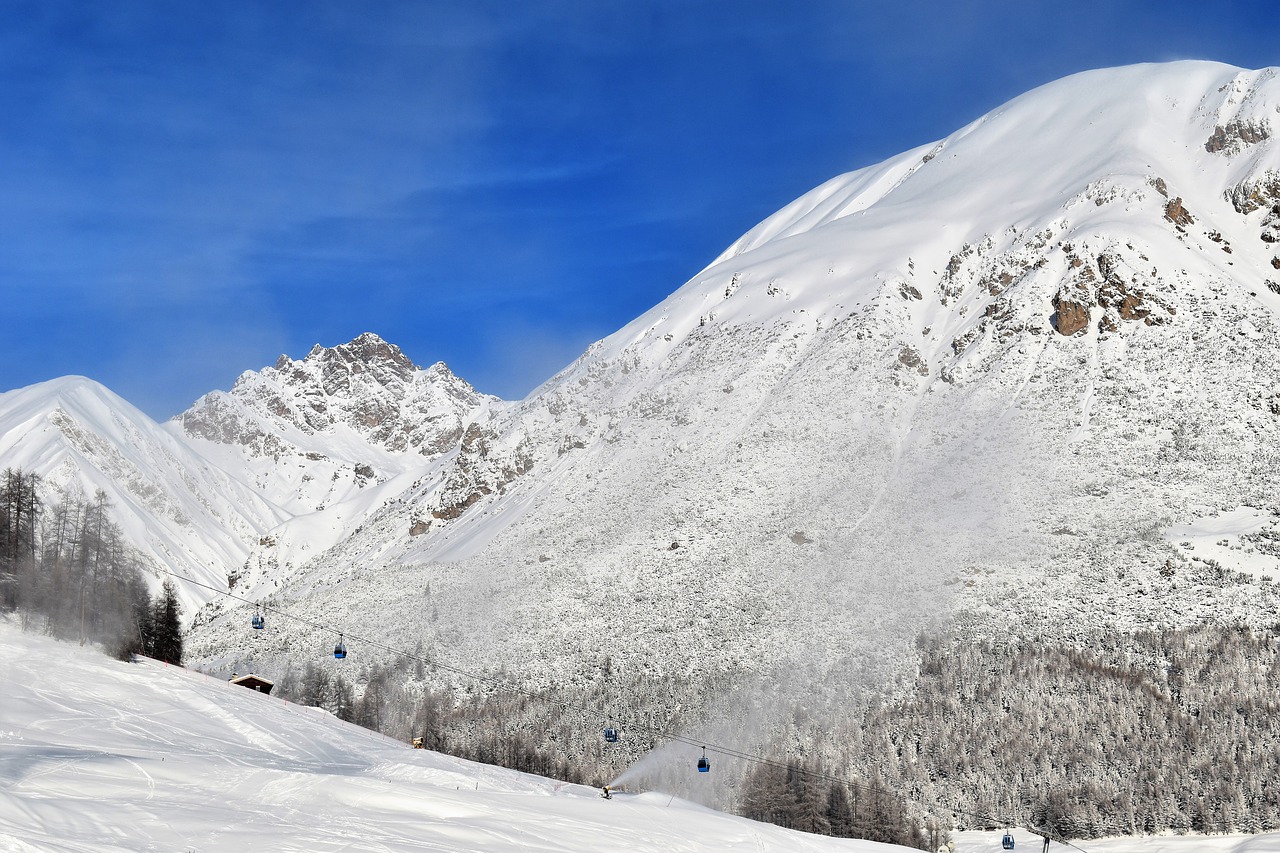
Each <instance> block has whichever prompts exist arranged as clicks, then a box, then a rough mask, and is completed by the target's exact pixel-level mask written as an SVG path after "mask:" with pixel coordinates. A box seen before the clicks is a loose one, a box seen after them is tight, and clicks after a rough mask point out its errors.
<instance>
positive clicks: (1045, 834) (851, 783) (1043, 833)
mask: <svg viewBox="0 0 1280 853" xmlns="http://www.w3.org/2000/svg"><path fill="white" fill-rule="evenodd" d="M157 571H159V572H162V573H164V574H167V575H170V576H171V577H175V578H177V579H179V580H182V581H186V582H187V583H190V584H194V585H195V586H198V587H202V588H204V589H207V590H210V591H211V592H214V593H216V594H218V595H221V596H225V597H227V598H231V599H234V600H236V601H239V602H242V603H244V604H254V605H255V607H257V609H258V610H259V611H260V612H267V613H275V614H278V615H279V616H282V617H284V618H286V619H291V620H293V621H295V622H300V623H302V624H304V625H308V626H310V627H312V628H316V629H318V630H321V631H328V632H332V631H333V630H334V628H333V626H330V625H325V624H323V623H320V622H316V621H314V620H311V619H308V618H306V617H304V616H298V615H296V614H293V613H290V612H289V611H287V610H284V609H282V608H279V607H272V606H270V605H265V604H264V605H260V606H259V605H257V604H255V602H253V601H251V600H250V599H248V598H245V597H243V596H239V595H236V594H235V593H233V592H231V591H230V590H225V591H224V590H221V589H218V588H217V587H215V586H212V585H210V584H207V583H203V582H202V581H198V580H195V579H194V578H189V577H187V576H185V575H181V574H178V573H177V572H174V571H170V570H167V569H157ZM344 636H345V637H349V638H351V639H352V640H355V641H356V642H358V643H360V644H362V645H367V646H371V647H373V648H377V649H381V650H383V651H386V652H390V653H391V654H394V655H399V656H401V657H403V658H407V659H409V660H415V661H419V662H421V663H424V664H426V665H428V666H431V667H434V668H435V669H438V670H444V671H445V672H451V673H453V674H455V675H459V676H462V677H463V678H467V679H471V680H473V681H478V682H481V683H484V684H488V685H490V686H492V687H494V688H496V689H498V690H500V691H506V692H510V693H515V694H517V695H520V696H524V697H526V698H529V699H535V700H539V701H544V702H548V703H549V704H551V705H555V706H558V707H560V708H561V709H563V710H565V711H573V712H576V713H578V714H581V715H583V716H584V717H585V718H587V719H594V718H598V717H599V716H600V712H599V711H598V710H592V709H588V708H586V707H584V706H581V705H575V704H573V703H572V702H567V701H564V700H561V699H555V698H553V697H549V696H546V695H543V694H537V693H534V692H532V691H530V690H526V689H524V688H521V687H517V686H516V685H514V684H512V683H510V682H506V681H499V680H498V679H495V678H492V677H489V676H484V675H480V674H478V673H473V672H468V671H466V670H463V669H459V668H457V667H455V666H450V665H449V664H446V663H444V662H442V661H440V660H438V659H436V658H432V657H424V656H422V655H420V654H414V653H411V652H406V651H404V650H403V649H397V648H394V647H393V646H388V645H387V644H385V643H382V642H379V641H377V640H374V639H372V638H369V637H362V636H359V635H357V634H352V633H350V632H347V631H339V632H338V637H339V639H338V644H337V646H335V654H334V656H335V657H338V658H342V657H345V656H346V646H345V644H344V643H343V640H342V638H343V637H344ZM339 648H341V651H342V654H341V655H339V654H337V651H338V649H339ZM608 719H609V720H611V721H619V723H621V722H622V721H623V718H622V717H619V716H617V715H614V714H609V715H608ZM619 727H623V726H621V725H620V726H619ZM625 727H626V728H630V729H636V730H643V731H647V732H649V733H650V734H652V735H656V736H657V737H660V738H665V739H666V740H668V741H671V742H674V743H680V744H684V745H687V746H691V747H694V748H695V749H696V748H701V749H702V757H701V758H699V759H698V762H697V769H698V772H702V773H705V772H708V771H709V770H710V762H709V760H708V759H707V757H706V753H707V750H710V751H711V752H713V753H718V754H720V755H725V756H728V757H730V758H736V759H738V760H740V761H746V762H749V763H753V764H758V765H764V766H769V767H775V768H781V769H786V770H790V771H792V772H795V773H799V774H801V775H804V776H808V777H810V778H813V779H820V780H823V781H827V782H832V783H837V784H841V785H846V786H848V787H849V788H850V789H852V790H853V791H855V792H859V791H861V792H867V791H868V790H869V789H868V788H867V787H866V786H865V785H864V784H862V783H859V782H857V781H855V780H852V779H845V778H843V777H839V776H833V775H831V774H828V773H821V772H818V771H815V770H809V769H806V768H802V767H799V766H796V765H794V764H792V763H790V762H787V761H779V760H777V759H772V758H765V757H764V756H760V755H754V754H752V753H747V752H742V751H739V750H736V749H733V748H731V747H726V746H721V745H718V744H707V743H706V742H705V741H701V740H694V739H693V738H690V737H687V736H685V735H681V734H679V733H676V732H672V731H670V730H668V729H664V728H662V727H660V726H656V725H652V724H645V723H640V722H633V723H628V724H626V726H625ZM614 731H615V734H616V729H615V730H614ZM606 738H607V735H606ZM903 799H906V800H909V801H911V802H914V803H915V804H916V805H918V806H921V807H924V808H925V810H926V811H929V810H930V809H929V807H928V806H927V805H926V804H925V803H924V802H922V801H921V800H919V799H916V798H912V797H905V796H904V797H903ZM938 805H940V806H945V807H946V809H947V810H948V811H950V812H952V813H954V814H957V815H964V816H965V817H971V818H974V819H975V820H976V821H979V822H985V821H987V820H990V819H992V818H994V817H997V816H995V815H990V814H981V815H980V814H978V813H976V812H971V811H967V810H965V809H960V808H956V807H954V806H951V805H947V804H944V803H942V802H941V801H939V802H938ZM997 822H998V823H1004V824H1005V825H1006V826H1017V827H1019V828H1021V829H1025V830H1027V831H1028V832H1031V833H1033V834H1035V835H1038V836H1040V837H1041V838H1046V839H1050V840H1053V841H1056V842H1058V843H1059V844H1063V845H1066V846H1067V847H1071V848H1073V849H1075V850H1080V851H1081V853H1088V851H1087V850H1085V849H1084V848H1083V847H1080V846H1078V845H1076V844H1073V843H1072V842H1070V841H1068V840H1067V839H1065V838H1062V837H1061V836H1059V835H1057V834H1055V833H1053V832H1050V831H1049V830H1047V829H1043V828H1039V827H1033V826H1024V825H1022V824H1020V823H1018V822H1017V821H997Z"/></svg>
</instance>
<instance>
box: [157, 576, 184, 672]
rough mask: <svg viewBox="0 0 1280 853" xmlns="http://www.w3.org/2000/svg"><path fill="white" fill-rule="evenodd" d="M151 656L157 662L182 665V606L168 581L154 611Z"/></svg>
mask: <svg viewBox="0 0 1280 853" xmlns="http://www.w3.org/2000/svg"><path fill="white" fill-rule="evenodd" d="M152 614H153V615H152V631H153V635H152V645H151V650H150V651H151V656H152V657H154V658H156V659H157V660H162V661H165V662H166V663H171V664H173V665H174V666H181V665H182V621H181V616H182V605H181V604H180V603H179V602H178V590H177V589H176V588H175V587H174V585H173V581H170V580H166V581H165V582H164V586H163V587H162V588H161V590H160V597H159V598H158V599H156V603H155V607H154V608H153V609H152Z"/></svg>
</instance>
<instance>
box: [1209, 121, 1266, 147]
mask: <svg viewBox="0 0 1280 853" xmlns="http://www.w3.org/2000/svg"><path fill="white" fill-rule="evenodd" d="M1270 136H1271V128H1270V127H1269V126H1268V124H1267V122H1266V121H1265V120H1262V121H1229V122H1227V124H1226V126H1225V127H1224V126H1223V125H1218V126H1217V127H1215V128H1214V129H1213V133H1212V134H1211V135H1210V136H1209V138H1208V140H1206V141H1205V143H1204V150H1205V151H1208V152H1209V153H1210V154H1219V153H1221V154H1235V153H1237V152H1239V151H1241V150H1243V149H1244V147H1245V146H1246V145H1257V144H1258V143H1259V142H1263V141H1265V140H1267V139H1268V138H1270Z"/></svg>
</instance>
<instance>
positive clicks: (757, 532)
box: [196, 62, 1280, 702]
mask: <svg viewBox="0 0 1280 853" xmlns="http://www.w3.org/2000/svg"><path fill="white" fill-rule="evenodd" d="M1278 111H1280V79H1278V72H1277V70H1276V69H1264V70H1261V71H1242V70H1239V69H1236V68H1232V67H1228V66H1224V65H1220V64H1216V63H1205V62H1179V63H1172V64H1163V65H1143V66H1133V67H1126V68H1118V69H1110V70H1105V71H1096V72H1090V73H1086V74H1081V75H1077V76H1074V77H1071V78H1067V79H1065V80H1061V81H1058V82H1056V83H1053V84H1050V85H1047V86H1045V87H1042V88H1040V89H1037V90H1035V91H1033V92H1031V93H1028V94H1027V95H1025V96H1022V97H1020V98H1018V99H1015V100H1014V101H1012V102H1010V103H1009V104H1006V105H1005V106H1003V107H1001V108H1000V109H998V110H996V111H994V112H993V113H991V114H989V115H987V116H983V117H982V118H980V119H978V120H977V121H975V122H973V123H972V124H970V125H969V126H967V127H965V128H962V129H961V130H959V131H957V132H956V133H954V134H952V135H951V136H949V137H948V138H946V139H944V140H941V141H939V142H937V143H932V144H928V145H924V146H921V147H920V148H918V149H915V150H913V151H909V152H906V153H904V154H902V155H900V156H899V157H896V158H893V159H891V160H889V161H886V162H885V163H882V164H879V165H876V166H872V167H869V168H866V169H863V170H861V171H858V172H855V173H852V174H850V175H845V176H842V177H839V178H836V179H833V180H832V181H830V182H828V183H827V184H825V185H823V186H821V187H819V188H817V189H815V190H813V191H812V192H810V193H808V194H806V195H805V196H802V197H801V198H800V199H798V200H797V201H795V202H794V203H792V204H791V205H789V206H787V207H786V208H785V209H783V210H782V211H780V212H779V213H777V214H776V215H774V216H773V217H771V218H769V219H768V220H766V221H765V222H763V223H761V224H760V225H758V226H757V227H756V228H754V229H752V230H751V231H750V232H748V233H747V234H746V235H744V236H743V237H742V238H741V239H740V240H738V241H737V242H736V243H735V244H734V245H733V246H731V247H730V248H729V249H728V250H726V251H725V252H724V253H723V254H722V255H721V256H720V257H719V258H718V259H717V260H716V261H715V262H714V263H712V264H711V265H710V266H708V267H707V268H706V269H705V270H703V271H702V272H700V273H699V274H698V275H697V276H695V277H694V278H693V279H691V280H690V281H689V282H688V283H687V284H685V285H684V286H683V287H681V288H680V289H679V290H677V291H676V292H675V293H673V294H672V295H671V297H669V298H668V299H667V300H665V301H664V302H663V303H661V304H660V305H658V306H656V307H655V308H653V309H652V310H651V311H649V312H647V313H646V314H645V315H643V316H641V317H639V318H637V319H636V320H635V321H634V322H632V323H631V324H629V325H628V326H626V327H625V328H624V329H622V330H620V331H619V332H617V333H616V334H614V335H611V336H610V337H608V338H606V339H605V340H603V341H601V342H599V343H598V344H596V345H594V346H593V347H591V349H590V350H589V351H588V352H587V353H586V354H584V355H583V357H582V358H581V359H579V360H578V361H577V362H576V363H575V364H573V365H571V366H570V367H568V368H567V369H566V370H565V371H563V372H562V373H561V374H559V375H557V376H556V377H554V378H552V379H551V380H550V381H548V382H547V383H546V384H545V385H544V386H543V387H542V388H540V389H539V390H538V391H537V392H535V393H534V394H533V395H531V396H530V397H529V398H528V399H527V400H525V401H523V402H522V403H520V404H518V405H516V406H512V407H509V408H505V409H502V410H500V411H497V412H495V413H493V416H492V417H490V418H489V419H488V420H477V421H476V422H475V424H474V426H473V427H472V428H470V429H469V431H468V432H467V433H466V434H465V435H464V436H463V438H462V440H461V442H460V443H459V444H458V446H457V447H456V449H455V450H454V451H452V452H450V453H447V454H445V455H443V456H441V457H439V458H437V459H436V460H435V461H433V462H431V463H429V464H428V465H427V466H425V467H424V468H423V469H422V471H421V472H420V476H419V478H418V480H417V481H416V482H415V483H414V484H413V485H411V486H410V487H408V488H407V489H406V490H404V491H403V492H402V493H401V494H400V495H399V496H398V497H396V498H395V499H392V500H389V501H388V502H387V503H385V504H384V505H381V506H379V507H377V508H374V509H373V511H372V513H371V515H370V516H369V517H368V518H366V519H364V520H362V522H361V525H360V530H359V532H357V533H354V534H353V535H352V536H351V537H349V538H347V539H345V540H343V541H341V542H339V543H337V544H336V545H335V547H333V548H332V549H330V550H329V551H327V552H326V553H325V554H324V555H322V556H320V557H317V558H316V559H314V560H313V561H311V562H310V563H307V564H303V565H300V566H297V567H296V571H295V574H294V575H293V579H292V580H291V581H289V582H288V583H289V584H290V585H291V588H292V589H294V590H306V592H305V593H303V592H295V593H294V594H293V596H286V597H288V598H292V600H291V601H290V606H295V607H298V608H300V609H301V610H303V611H305V612H307V613H309V614H312V615H317V616H322V617H323V618H324V619H325V620H326V621H327V622H328V623H329V624H358V623H361V622H365V623H367V622H368V620H370V619H374V618H375V617H376V619H377V622H378V624H385V625H387V626H392V625H394V626H395V628H396V631H397V633H402V634H403V635H406V636H415V637H416V636H421V637H426V638H428V639H429V640H431V641H433V642H436V643H439V648H441V649H442V654H444V653H447V654H451V655H457V656H459V657H461V658H465V659H474V660H483V661H488V662H491V663H492V664H493V665H495V666H496V665H499V664H501V665H505V666H508V667H519V668H520V669H521V670H522V671H523V672H524V673H525V677H527V678H528V679H530V680H531V681H534V682H537V683H558V682H560V681H562V680H565V679H568V680H574V679H581V678H583V677H584V673H587V672H591V671H593V670H594V669H595V668H597V667H598V666H599V664H600V661H601V660H602V659H603V658H604V657H605V656H610V657H611V660H612V665H613V666H615V667H616V666H621V667H623V668H624V669H626V668H629V669H630V670H631V671H632V672H635V671H640V672H653V673H656V674H669V673H672V672H679V673H681V674H682V675H683V676H684V677H686V678H689V679H692V680H699V679H701V680H711V681H715V682H716V683H720V682H722V681H723V682H724V683H735V684H741V683H746V682H748V681H754V680H756V679H764V680H765V681H770V680H772V679H776V678H780V677H782V676H781V675H780V673H784V672H785V673H789V674H790V675H791V676H794V674H795V673H797V672H804V673H807V674H808V675H807V678H808V679H810V680H812V681H814V682H819V683H826V684H830V683H833V682H834V683H839V682H842V681H847V680H850V679H853V678H855V677H859V676H860V675H862V674H865V673H867V672H872V673H875V672H879V673H881V675H883V673H884V671H886V667H887V668H888V669H890V670H891V669H892V668H893V666H894V665H895V662H896V661H899V660H902V659H903V658H904V657H906V653H907V651H908V645H909V641H910V638H911V637H913V636H914V635H915V633H916V632H917V631H919V630H920V629H921V628H922V627H925V626H927V625H929V624H932V623H933V622H935V621H937V620H940V619H943V618H948V617H950V616H951V615H952V614H955V613H959V614H961V618H963V619H967V620H972V621H973V622H974V624H975V625H976V626H977V630H992V631H997V630H1003V628H1002V626H1003V625H1005V624H1006V623H1007V622H1008V621H1009V620H1016V621H1018V622H1019V624H1021V625H1022V626H1023V630H1025V631H1030V632H1047V633H1051V634H1055V635H1063V634H1070V633H1071V632H1072V631H1073V630H1076V629H1077V628H1078V627H1079V625H1080V624H1081V623H1083V624H1087V625H1095V626H1100V625H1106V626H1110V627H1116V628H1122V629H1123V628H1127V627H1135V626H1142V625H1147V624H1152V623H1153V622H1154V623H1160V624H1164V623H1180V622H1183V621H1187V620H1194V619H1198V618H1204V617H1209V618H1212V617H1215V616H1217V615H1219V614H1221V613H1222V612H1223V611H1224V610H1225V611H1229V612H1230V613H1232V614H1233V616H1238V617H1239V618H1242V619H1246V620H1253V619H1264V618H1270V616H1269V615H1268V613H1267V610H1266V608H1267V607H1268V606H1270V603H1272V602H1274V600H1275V593H1274V588H1273V586H1272V585H1270V584H1269V583H1265V582H1263V583H1260V585H1258V586H1244V585H1241V584H1237V583H1235V581H1234V580H1231V579H1230V578H1231V577H1234V576H1229V575H1228V574H1226V573H1224V572H1223V571H1221V570H1220V569H1219V564H1221V563H1223V562H1224V560H1218V561H1217V563H1214V564H1209V563H1205V562H1203V561H1200V560H1199V557H1198V555H1196V554H1194V553H1193V552H1192V551H1191V550H1190V549H1187V548H1183V547H1181V546H1180V545H1179V544H1178V542H1181V541H1189V540H1185V539H1182V538H1178V537H1175V538H1177V541H1169V536H1170V535H1171V534H1167V531H1169V530H1170V529H1171V528H1172V526H1173V525H1176V524H1188V523H1193V522H1196V521H1202V522H1205V523H1207V524H1209V525H1210V526H1212V524H1213V523H1214V519H1216V518H1217V517H1218V516H1219V514H1220V513H1223V512H1234V511H1236V510H1237V508H1239V507H1241V506H1242V505H1246V506H1249V507H1254V508H1256V510H1257V511H1256V512H1255V513H1254V514H1253V515H1251V516H1249V517H1251V518H1253V519H1254V522H1253V523H1252V524H1251V525H1246V526H1245V527H1243V528H1240V529H1238V530H1234V531H1233V532H1232V533H1231V534H1230V535H1228V536H1226V537H1225V538H1226V539H1227V540H1229V541H1227V543H1226V544H1225V545H1223V546H1222V547H1221V550H1222V552H1223V556H1225V555H1229V554H1231V553H1238V554H1241V555H1243V554H1245V553H1246V552H1247V551H1248V550H1249V549H1252V550H1253V551H1254V554H1253V555H1252V556H1251V559H1252V558H1255V557H1258V552H1259V551H1265V550H1266V549H1267V548H1269V547H1270V546H1269V544H1268V543H1270V542H1271V541H1272V540H1271V539H1270V538H1269V537H1270V536H1271V533H1270V532H1269V531H1270V529H1271V528H1270V525H1272V524H1273V523H1274V522H1273V518H1274V516H1273V509H1274V508H1275V504H1274V498H1273V495H1274V494H1275V491H1276V489H1275V486H1276V485H1277V483H1276V475H1275V465H1274V453H1275V451H1274V448H1275V447H1276V446H1277V438H1280V435H1277V416H1276V411H1280V402H1277V401H1278V400H1280V388H1278V387H1277V386H1276V385H1275V379H1274V377H1275V375H1276V366H1277V352H1278V351H1277V342H1278V341H1280V337H1278V335H1277V322H1276V320H1277V311H1280V284H1277V283H1276V282H1277V281H1280V246H1278V245H1277V242H1276V241H1277V237H1278V236H1280V230H1278V228H1280V207H1277V205H1280V147H1278V144H1280V143H1277V140H1276V138H1275V137H1276V132H1277V123H1278V122H1280V114H1278ZM1232 517H1235V516H1232ZM1262 559H1263V562H1264V564H1263V569H1265V567H1266V564H1265V561H1266V560H1268V559H1269V560H1270V561H1271V562H1272V563H1275V558H1274V557H1265V555H1263V557H1262ZM1250 566H1251V567H1253V568H1255V569H1256V568H1258V566H1257V563H1256V560H1255V562H1252V563H1250ZM1229 567H1230V566H1229V565H1228V568H1229ZM1277 568H1280V565H1277ZM1160 569H1167V571H1166V573H1165V574H1161V572H1160ZM424 589H429V597H426V596H424V593H423V590H424ZM339 590H340V591H341V592H340V594H339ZM238 619H239V617H237V620H238ZM237 624H238V623H230V624H226V625H217V624H215V625H210V626H208V627H207V628H201V630H200V632H198V633H197V635H196V647H197V648H199V649H200V650H201V653H202V654H205V655H208V656H210V657H218V656H220V655H221V654H223V652H222V651H220V650H223V649H228V648H232V649H234V647H235V646H234V643H235V640H234V639H233V638H234V633H233V632H234V631H235V630H238V627H233V625H237ZM477 626H481V627H477ZM833 673H835V674H836V675H834V676H833V675H832V674H833ZM703 700H704V701H707V702H712V701H715V700H712V699H710V698H709V697H706V696H704V697H703Z"/></svg>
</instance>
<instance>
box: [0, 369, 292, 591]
mask: <svg viewBox="0 0 1280 853" xmlns="http://www.w3.org/2000/svg"><path fill="white" fill-rule="evenodd" d="M0 462H2V464H3V467H5V468H16V469H21V470H23V471H27V472H34V473H37V474H39V475H40V477H41V478H42V490H41V491H42V499H43V500H44V501H45V503H46V504H51V503H55V502H59V501H61V500H62V499H63V496H64V495H73V496H79V497H80V498H81V499H85V500H93V499H94V497H95V495H96V493H97V491H98V490H99V489H101V490H102V491H103V492H105V493H106V495H107V499H108V500H109V501H110V502H111V503H112V504H113V509H112V511H111V515H112V517H113V519H114V520H115V522H116V523H117V524H119V525H120V527H121V528H122V532H123V534H124V538H125V540H126V541H127V542H128V543H130V544H131V545H132V546H133V547H134V548H136V549H137V550H138V551H139V552H140V553H141V554H142V555H143V557H144V558H146V559H147V560H149V561H150V562H151V563H152V565H154V566H160V567H164V568H166V569H169V570H171V571H175V572H178V573H179V574H182V575H185V576H187V577H192V578H195V579H197V580H199V581H201V582H202V583H206V584H211V585H214V586H225V584H226V573H227V570H228V568H229V567H233V566H237V565H240V564H241V563H242V562H243V561H244V559H245V557H246V556H247V554H248V545H247V543H248V542H249V541H251V540H256V539H257V538H258V537H259V536H260V535H261V534H262V533H263V532H265V531H266V530H268V529H270V528H272V527H274V526H275V525H276V524H278V523H279V522H280V521H282V520H283V519H284V518H285V517H286V515H285V513H284V512H282V511H281V510H280V509H279V508H278V507H277V506H275V505H274V504H273V503H272V502H271V501H270V500H268V499H266V498H265V497H263V496H262V495H261V494H259V493H258V492H257V491H256V490H255V489H253V488H251V487H250V486H249V485H248V484H247V483H245V482H243V481H241V480H239V479H237V478H236V477H235V476H234V475H232V474H230V473H228V472H227V471H226V470H225V469H223V468H221V467H219V466H218V465H217V464H216V463H213V462H211V461H210V460H209V459H208V458H206V457H204V456H202V455H201V454H200V453H198V452H197V451H195V450H193V448H192V447H191V445H190V443H189V442H186V441H183V440H181V439H179V438H177V437H175V436H174V435H173V434H172V433H170V432H169V431H167V430H165V429H164V428H163V427H161V426H160V425H159V424H156V423H155V422H154V421H152V420H151V419H150V418H148V417H147V416H146V415H144V414H143V413H142V412H140V411H138V410H137V409H135V408H134V407H133V406H131V405H130V404H129V403H127V402H126V401H124V400H123V399H121V398H120V397H118V396H116V395H115V394H113V393H111V392H110V391H108V390H107V389H106V388H104V387H102V386H101V385H99V384H97V383H96V382H93V381H91V380H89V379H85V378H83V377H76V376H71V377H64V378H62V379H57V380H53V381H50V382H43V383H40V384H38V385H32V386H30V387H28V388H20V389H18V390H15V391H8V392H5V393H3V394H0ZM179 594H180V596H181V597H182V599H183V601H184V603H185V604H186V610H187V612H189V613H190V612H192V611H194V610H195V609H196V608H198V607H199V605H201V604H203V603H204V602H205V600H207V598H208V595H207V593H206V591H204V590H201V589H199V588H197V587H193V586H191V585H189V584H184V585H183V586H182V587H181V588H180V589H179Z"/></svg>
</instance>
